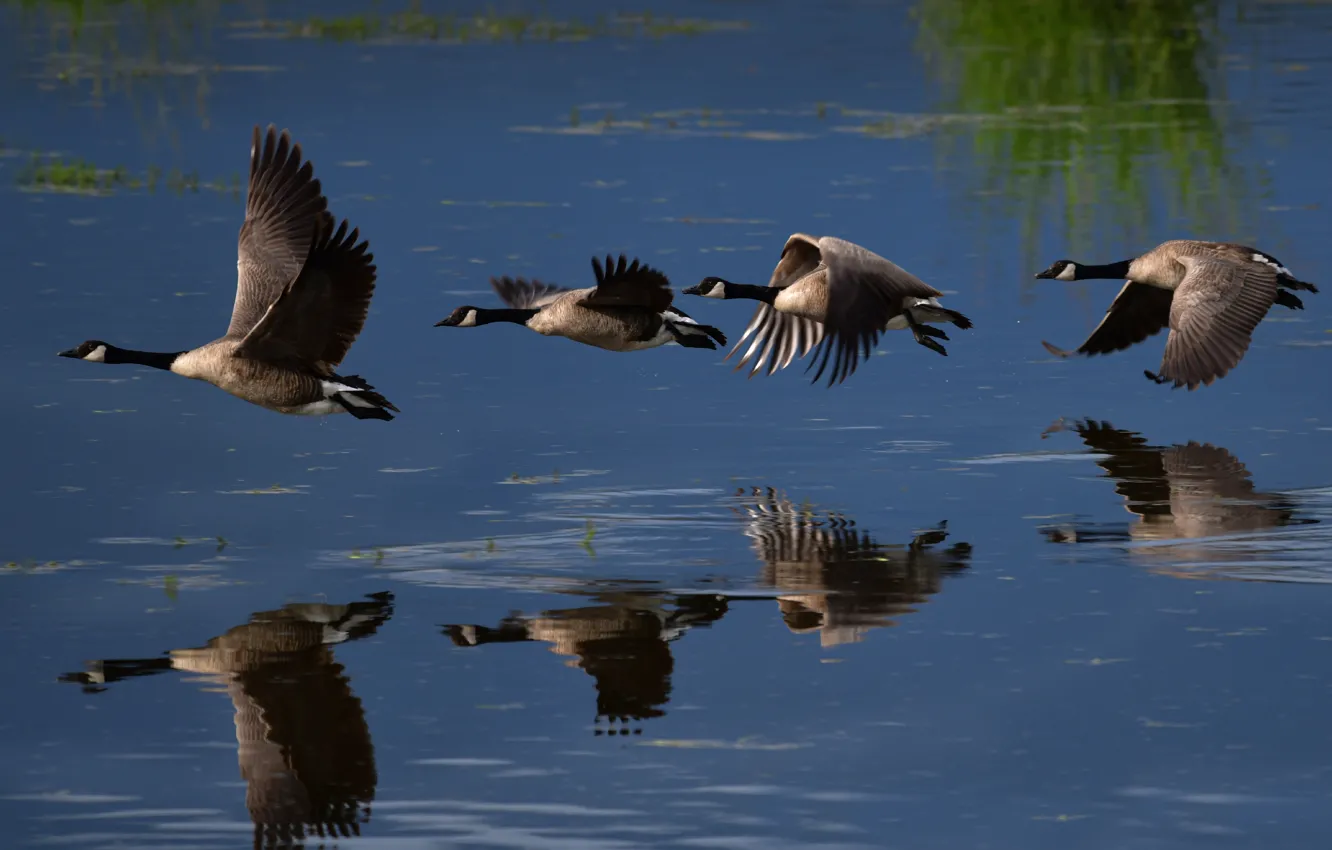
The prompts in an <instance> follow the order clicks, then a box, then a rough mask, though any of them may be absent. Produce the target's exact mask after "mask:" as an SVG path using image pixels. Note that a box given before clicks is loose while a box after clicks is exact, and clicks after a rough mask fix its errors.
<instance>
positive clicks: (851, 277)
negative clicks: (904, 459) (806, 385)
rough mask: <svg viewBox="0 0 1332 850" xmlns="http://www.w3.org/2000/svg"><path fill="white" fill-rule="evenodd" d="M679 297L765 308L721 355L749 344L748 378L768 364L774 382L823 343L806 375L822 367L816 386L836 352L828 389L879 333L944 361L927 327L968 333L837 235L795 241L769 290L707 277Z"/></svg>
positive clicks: (931, 296)
mask: <svg viewBox="0 0 1332 850" xmlns="http://www.w3.org/2000/svg"><path fill="white" fill-rule="evenodd" d="M684 294H685V295H701V296H703V297H704V298H747V299H749V300H752V301H761V302H763V303H762V304H760V305H759V307H758V309H757V310H756V311H755V312H754V318H752V319H751V320H750V322H749V327H747V328H745V334H744V336H742V337H740V341H739V342H738V343H736V345H735V348H733V349H732V350H731V353H730V354H728V355H726V359H727V360H729V359H731V357H733V356H735V353H736V352H737V351H739V350H740V347H741V346H743V345H744V343H745V340H747V339H749V338H750V337H751V336H752V337H754V341H753V342H752V343H750V345H749V349H748V350H747V351H746V352H745V354H744V357H742V358H741V359H740V362H739V363H738V364H737V365H736V367H735V368H736V369H737V370H739V369H742V368H744V367H745V365H746V364H748V363H749V362H750V361H751V360H753V361H754V368H753V369H751V370H750V372H749V376H750V377H751V378H752V377H754V375H756V374H758V372H759V371H760V370H761V369H763V366H764V362H765V361H767V367H768V374H769V375H771V374H773V373H774V372H776V371H777V370H778V369H785V368H786V367H787V366H789V365H791V361H792V360H794V359H795V358H796V357H804V356H805V355H806V354H808V353H809V351H810V349H812V348H813V347H814V346H816V345H819V344H820V343H822V345H823V354H822V357H820V356H819V355H818V354H815V356H814V359H813V360H811V361H810V368H812V367H813V366H814V364H815V363H818V364H819V368H818V371H817V372H815V373H814V379H813V380H814V382H815V383H817V382H818V380H819V377H820V376H822V375H823V371H824V369H825V368H826V367H827V365H828V359H829V358H830V357H832V355H833V353H834V352H836V357H835V358H834V359H833V369H832V373H831V374H830V375H829V376H828V386H830V387H831V386H832V385H833V384H838V383H841V382H842V381H844V380H846V379H847V378H848V377H850V375H851V373H852V372H854V371H855V370H856V366H857V365H858V364H859V362H860V358H861V357H869V354H870V351H871V349H872V348H873V346H874V344H875V343H877V342H878V340H879V334H880V333H881V332H883V331H891V330H903V329H907V328H909V329H910V330H911V333H912V335H913V336H915V338H916V342H918V343H920V344H921V345H923V346H925V347H926V348H929V349H932V350H934V351H937V352H939V353H940V354H942V355H944V356H947V355H948V352H947V351H945V350H944V347H943V346H942V345H940V344H939V342H938V341H937V340H938V339H944V340H946V339H948V335H947V334H945V333H944V332H943V331H941V330H939V329H937V328H932V327H929V326H928V325H927V324H925V323H926V322H952V323H953V324H954V325H957V326H958V327H959V328H969V327H971V320H970V319H968V318H967V317H966V316H964V315H962V314H961V313H959V312H957V311H955V310H949V309H947V308H945V307H943V306H942V305H940V304H939V298H940V297H941V296H942V295H943V293H942V292H940V291H939V290H937V289H935V288H934V287H932V286H930V285H929V284H928V283H925V282H924V281H922V280H921V279H919V278H918V277H916V276H915V275H913V274H911V273H910V272H908V271H907V270H905V269H903V268H900V267H899V266H897V265H896V264H894V263H892V262H890V261H889V260H886V259H884V258H883V257H880V256H879V255H878V254H875V253H873V252H872V251H867V250H866V249H864V248H862V247H860V246H859V245H855V244H853V243H851V242H847V241H846V240H844V239H838V238H837V237H835V236H807V235H805V234H804V233H794V234H792V235H791V236H790V237H789V238H788V239H787V240H786V246H785V247H783V248H782V258H781V259H780V260H779V261H778V262H777V267H776V268H775V269H773V272H772V279H771V280H770V281H768V285H767V286H754V285H751V284H741V283H731V282H730V281H728V280H724V279H722V278H719V277H706V278H704V279H703V280H702V281H701V282H700V283H699V284H698V285H697V286H691V287H689V288H688V289H686V290H685V291H684ZM936 338H937V339H936ZM755 355H757V357H755ZM806 371H808V369H806Z"/></svg>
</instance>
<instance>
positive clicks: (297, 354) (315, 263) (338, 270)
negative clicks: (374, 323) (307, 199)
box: [235, 213, 376, 375]
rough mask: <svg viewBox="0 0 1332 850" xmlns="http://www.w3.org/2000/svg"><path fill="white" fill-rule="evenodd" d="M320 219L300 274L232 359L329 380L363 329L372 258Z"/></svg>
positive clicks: (343, 228)
mask: <svg viewBox="0 0 1332 850" xmlns="http://www.w3.org/2000/svg"><path fill="white" fill-rule="evenodd" d="M333 221H334V220H333V217H332V216H331V215H328V214H327V213H323V214H322V221H321V227H320V232H319V234H318V236H317V238H316V239H314V240H313V242H312V243H311V245H310V250H309V254H308V255H307V257H306V258H305V263H304V268H302V269H301V272H300V274H299V275H298V276H297V277H296V279H295V280H294V281H292V282H291V284H290V285H289V286H287V287H286V288H285V289H284V290H283V291H282V293H281V294H280V295H279V296H278V298H277V300H276V301H274V302H273V304H272V305H271V306H270V307H269V308H268V310H267V311H266V312H265V313H264V315H263V318H261V319H260V320H259V321H258V323H256V324H255V326H254V327H253V328H252V329H251V330H250V332H249V333H248V334H246V335H245V338H244V339H242V340H241V342H240V344H239V345H238V346H237V347H236V352H235V353H236V356H237V357H252V358H254V359H258V360H264V361H267V362H272V363H277V362H289V363H296V364H300V365H302V366H305V367H308V368H312V369H313V370H314V371H315V372H316V373H318V374H321V375H327V374H331V372H332V370H333V369H334V368H335V367H336V366H337V365H338V364H339V363H341V362H342V358H343V357H345V356H346V355H347V350H348V349H349V348H351V345H352V343H353V342H354V341H355V340H356V337H357V335H359V334H360V332H361V328H362V327H363V326H364V325H365V318H366V314H367V313H368V312H369V309H370V299H371V297H372V296H373V295H374V292H375V274H376V269H375V265H374V259H375V257H374V254H371V253H370V252H369V251H368V250H367V249H368V248H369V243H368V242H365V241H360V232H359V231H358V230H356V229H352V230H351V231H350V232H348V229H347V228H348V224H347V221H346V220H345V219H344V220H343V221H342V223H341V224H339V225H338V227H337V229H336V230H335V229H334V227H333Z"/></svg>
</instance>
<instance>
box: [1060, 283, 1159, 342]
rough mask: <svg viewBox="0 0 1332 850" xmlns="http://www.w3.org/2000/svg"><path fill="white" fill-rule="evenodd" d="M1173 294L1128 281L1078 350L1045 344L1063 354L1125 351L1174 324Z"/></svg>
mask: <svg viewBox="0 0 1332 850" xmlns="http://www.w3.org/2000/svg"><path fill="white" fill-rule="evenodd" d="M1173 295H1174V293H1172V292H1171V291H1170V290H1168V289H1161V288H1159V287H1155V286H1148V285H1147V284H1145V283H1137V282H1135V281H1132V280H1130V281H1126V282H1125V283H1124V288H1123V289H1120V290H1119V294H1118V295H1116V296H1115V300H1114V301H1112V302H1111V303H1110V307H1109V309H1107V310H1106V311H1105V316H1104V317H1103V318H1102V319H1101V321H1100V323H1099V324H1098V325H1097V326H1096V328H1095V329H1094V330H1093V331H1092V332H1091V335H1089V336H1088V337H1087V339H1086V341H1085V342H1083V343H1082V345H1079V346H1078V347H1077V350H1076V351H1065V350H1064V349H1062V348H1058V347H1056V346H1053V345H1051V344H1050V343H1048V342H1045V343H1042V344H1043V345H1044V346H1045V348H1046V349H1047V350H1048V351H1049V352H1050V353H1051V354H1054V355H1057V356H1059V357H1069V356H1072V355H1074V354H1085V355H1092V354H1109V353H1110V352H1112V351H1122V350H1123V349H1125V348H1128V347H1130V346H1133V345H1137V344H1138V343H1140V342H1142V341H1143V340H1145V339H1147V338H1148V337H1150V336H1155V335H1156V334H1158V333H1160V332H1161V331H1162V330H1164V329H1165V327H1166V326H1167V325H1168V324H1170V304H1171V301H1172V299H1173Z"/></svg>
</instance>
